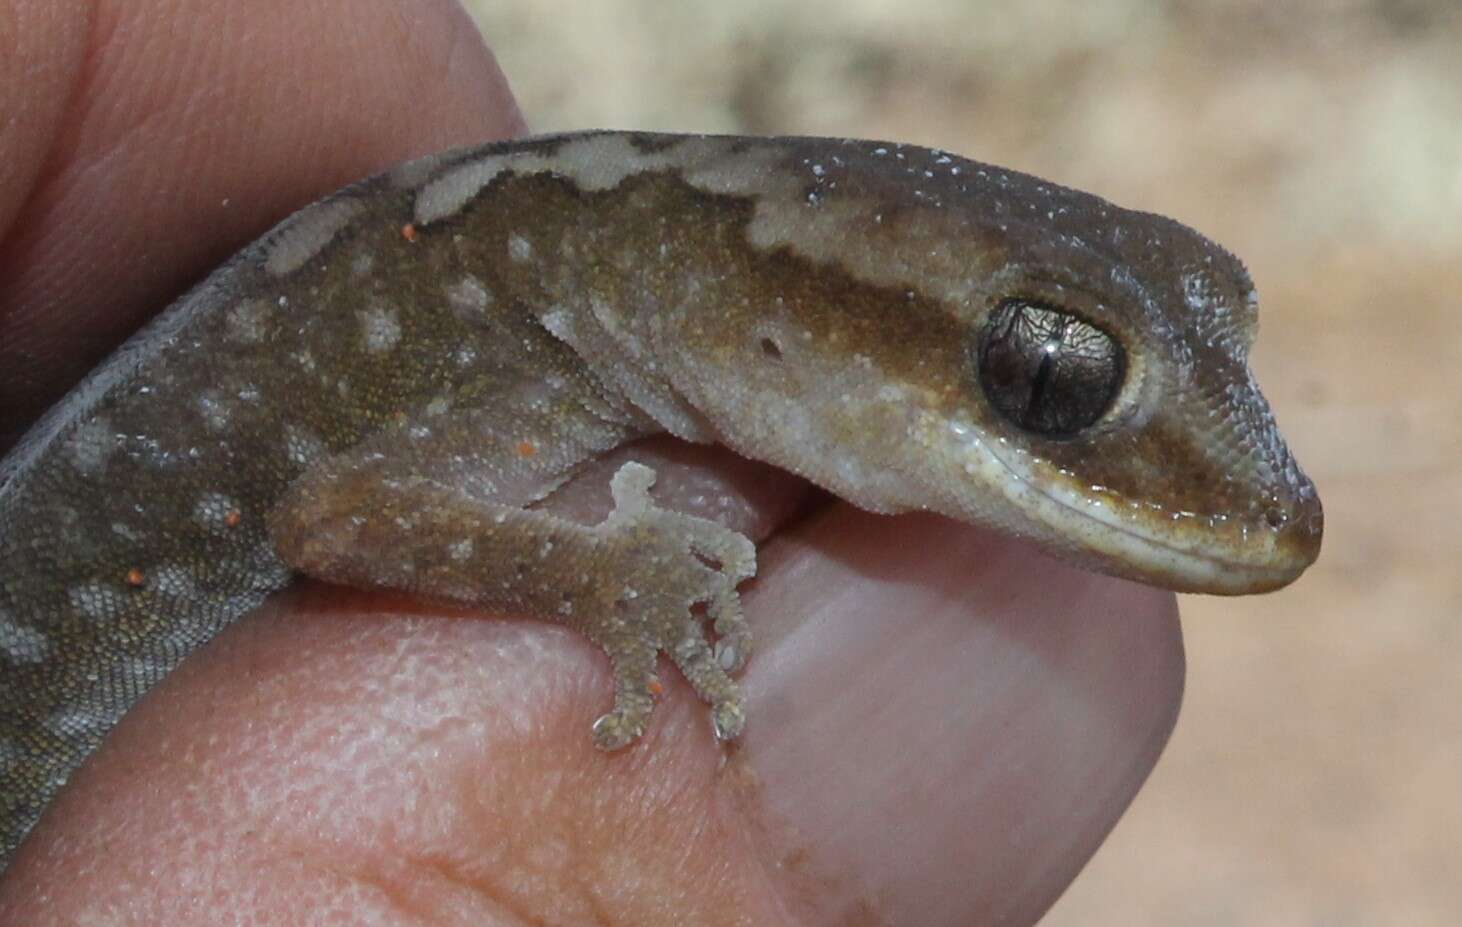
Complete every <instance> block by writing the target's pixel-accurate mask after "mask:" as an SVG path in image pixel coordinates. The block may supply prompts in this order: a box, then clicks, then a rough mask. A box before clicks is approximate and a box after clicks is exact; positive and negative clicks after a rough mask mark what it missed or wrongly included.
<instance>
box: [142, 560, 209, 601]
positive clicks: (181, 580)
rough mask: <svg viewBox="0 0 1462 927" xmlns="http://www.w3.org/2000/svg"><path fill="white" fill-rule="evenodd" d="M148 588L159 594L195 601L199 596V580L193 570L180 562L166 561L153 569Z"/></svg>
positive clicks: (148, 580)
mask: <svg viewBox="0 0 1462 927" xmlns="http://www.w3.org/2000/svg"><path fill="white" fill-rule="evenodd" d="M147 588H148V589H149V590H150V591H152V592H155V593H157V594H159V595H165V596H168V597H170V598H175V599H182V600H184V601H186V602H193V601H196V600H197V599H198V598H199V590H198V580H197V579H196V578H195V577H194V576H193V572H192V571H191V570H189V569H188V568H187V567H186V566H184V565H182V564H179V563H165V564H163V565H161V566H159V567H157V569H155V570H153V571H152V574H151V575H150V576H149V577H148V579H147Z"/></svg>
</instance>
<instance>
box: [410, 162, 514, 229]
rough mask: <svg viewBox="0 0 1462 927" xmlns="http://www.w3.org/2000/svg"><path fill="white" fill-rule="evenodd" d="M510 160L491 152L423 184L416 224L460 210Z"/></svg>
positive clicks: (426, 222)
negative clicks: (490, 154) (487, 155)
mask: <svg viewBox="0 0 1462 927" xmlns="http://www.w3.org/2000/svg"><path fill="white" fill-rule="evenodd" d="M510 160H511V159H510V158H509V157H508V156H506V155H492V156H489V157H486V158H480V159H478V160H475V161H469V162H468V163H466V164H463V165H461V166H459V167H456V168H453V169H452V170H449V171H447V172H446V173H444V174H442V176H440V177H438V178H437V179H436V180H433V181H432V182H431V183H429V184H427V185H426V186H424V187H422V188H421V192H419V193H418V194H417V195H416V224H417V225H418V226H422V225H429V224H431V223H433V222H436V221H437V220H438V219H445V218H447V217H449V216H455V215H456V214H457V213H459V212H461V211H462V207H464V206H466V205H467V204H468V203H469V202H471V201H472V198H473V197H475V196H477V194H478V193H480V192H482V189H483V188H484V187H486V186H487V185H488V184H490V183H492V180H493V178H494V177H496V176H497V175H498V174H500V173H502V172H503V169H504V168H506V167H507V165H508V162H509V161H510Z"/></svg>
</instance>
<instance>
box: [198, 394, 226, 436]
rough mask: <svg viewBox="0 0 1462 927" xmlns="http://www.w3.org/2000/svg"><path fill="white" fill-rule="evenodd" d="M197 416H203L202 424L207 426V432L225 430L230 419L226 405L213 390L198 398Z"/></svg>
mask: <svg viewBox="0 0 1462 927" xmlns="http://www.w3.org/2000/svg"><path fill="white" fill-rule="evenodd" d="M198 414H199V415H202V416H203V424H205V425H207V426H208V430H209V431H224V430H226V429H227V428H228V426H229V420H230V418H231V417H232V416H231V415H230V414H229V408H228V403H227V402H226V401H225V400H224V399H223V397H221V396H220V395H219V394H218V393H217V392H216V391H214V390H209V391H208V392H206V393H203V394H202V395H201V396H199V397H198Z"/></svg>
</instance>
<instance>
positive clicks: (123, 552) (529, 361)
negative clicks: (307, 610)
mask: <svg viewBox="0 0 1462 927" xmlns="http://www.w3.org/2000/svg"><path fill="white" fill-rule="evenodd" d="M431 163H437V162H435V161H434V162H431ZM411 204H412V194H411V191H410V190H409V189H406V185H405V184H403V183H402V182H401V175H400V174H399V172H398V174H396V175H383V176H381V177H378V178H374V179H372V180H370V181H366V182H364V183H362V184H358V185H356V186H354V187H352V188H348V189H347V190H345V191H342V192H341V193H340V194H337V195H336V196H334V197H331V198H330V199H327V200H325V201H323V202H321V203H319V204H316V205H314V206H312V207H310V208H308V209H306V210H304V211H302V212H300V213H297V214H296V215H295V216H293V217H291V218H290V219H289V220H287V221H286V222H284V223H282V224H281V225H280V226H279V227H277V228H276V229H275V230H273V231H272V232H271V233H269V234H268V235H266V236H265V237H264V238H262V239H260V240H259V241H258V242H256V243H255V244H253V245H251V246H250V247H249V248H248V249H246V250H245V251H243V252H242V253H240V254H239V255H238V256H237V257H236V258H235V259H234V260H232V261H231V262H230V263H229V264H228V265H226V266H225V267H223V268H221V269H220V270H218V271H217V272H215V273H214V274H213V275H212V276H211V277H210V278H209V279H208V280H207V281H206V282H205V283H203V284H202V285H201V286H200V287H199V288H198V289H196V290H195V291H194V292H193V293H191V294H189V295H188V296H187V297H185V298H184V299H182V300H180V301H179V302H178V303H177V304H176V305H174V306H173V307H172V308H171V309H169V310H168V311H167V312H165V313H164V314H163V315H161V316H159V317H158V318H157V319H156V320H155V321H154V322H153V323H152V324H151V325H149V326H147V327H146V328H144V329H143V330H142V331H140V332H139V333H138V334H137V335H136V336H134V337H133V338H132V339H131V340H130V341H129V342H128V343H127V344H125V345H124V346H123V347H122V348H121V349H119V350H118V351H117V352H116V353H115V354H114V355H113V356H112V357H111V358H109V359H108V360H107V361H106V362H105V363H104V364H103V365H102V366H101V367H99V368H98V369H97V370H96V371H94V372H93V373H92V374H91V375H90V376H89V377H88V378H87V380H86V381H85V382H83V383H82V384H81V385H80V386H78V387H77V388H76V389H75V390H74V391H73V392H72V393H71V394H70V395H69V396H67V397H66V399H64V400H63V401H62V402H61V403H60V405H58V406H57V407H56V408H54V409H53V410H52V411H51V412H50V413H48V415H47V416H46V417H45V418H44V419H43V420H42V421H40V422H39V423H38V424H37V425H36V426H35V427H34V428H33V429H32V430H31V431H30V433H29V434H28V435H27V436H26V437H25V438H24V439H23V440H22V442H21V443H20V444H19V445H18V446H17V447H16V448H15V449H14V451H13V452H12V453H11V454H10V455H9V456H8V457H6V458H5V459H4V460H3V461H0V563H3V564H4V567H5V568H4V570H3V572H0V871H3V869H4V868H5V865H6V863H7V862H8V860H9V858H10V856H11V855H12V854H13V853H14V851H15V849H16V847H17V846H18V845H19V843H20V841H21V839H22V838H23V837H24V836H25V835H26V833H27V832H28V831H29V830H30V829H31V827H32V826H33V825H34V824H35V822H36V820H37V819H38V818H39V816H40V814H41V811H42V810H43V809H44V808H45V806H46V805H47V804H49V802H50V800H51V799H52V797H53V796H54V795H55V794H56V793H57V792H58V791H59V790H60V788H61V787H62V785H64V783H65V781H66V779H67V778H68V777H69V776H70V774H71V773H72V772H73V771H74V770H75V768H76V767H77V766H78V765H80V763H81V762H82V760H84V759H85V758H86V757H87V756H88V755H90V754H91V753H92V752H93V751H94V750H95V749H96V747H97V746H98V745H99V743H100V742H101V740H102V738H103V736H104V735H105V734H106V733H107V731H108V730H110V729H111V727H112V726H113V725H114V724H115V723H116V722H117V720H118V719H119V718H120V717H121V716H122V714H123V713H125V712H126V711H127V709H129V708H130V707H131V706H132V705H133V704H134V703H135V702H136V701H137V700H138V699H139V698H140V697H141V696H142V695H143V694H144V693H145V692H146V691H147V690H148V689H149V688H150V687H152V686H153V685H154V684H155V683H156V682H157V681H158V680H160V679H161V678H162V677H163V676H164V675H166V674H167V673H168V672H169V671H170V670H171V669H172V668H173V667H175V666H176V665H177V664H178V663H179V662H180V661H181V660H182V659H183V658H184V657H185V656H186V655H187V654H188V653H190V652H191V651H193V650H194V649H196V648H197V647H199V646H200V645H202V644H203V643H205V642H207V641H208V640H209V639H211V638H212V637H214V636H215V635H217V634H218V632H219V631H220V630H222V629H223V628H224V627H225V626H227V625H228V624H229V623H230V622H232V621H234V620H235V619H236V618H238V617H239V616H241V615H243V614H244V613H246V612H248V611H249V610H250V609H252V608H254V607H255V606H256V605H258V604H259V602H260V601H262V600H263V598H264V597H265V596H266V595H268V594H269V593H270V592H273V591H275V590H278V589H280V588H282V587H283V586H285V585H286V584H287V583H288V582H289V581H290V578H291V571H290V570H289V569H288V567H287V566H286V565H285V564H284V563H283V562H282V561H281V560H280V559H279V557H278V556H277V555H276V553H275V552H274V550H273V547H272V545H271V544H270V542H269V537H268V531H267V527H266V524H265V518H266V515H267V514H268V512H269V511H270V509H271V507H272V506H273V505H274V503H275V502H276V501H277V500H278V499H279V497H280V496H281V494H282V493H283V492H284V491H285V490H286V488H287V487H288V486H289V485H290V484H291V483H292V482H293V481H294V480H295V478H296V477H297V476H298V475H299V474H300V473H302V472H303V471H304V470H306V469H307V468H308V467H309V466H310V465H311V464H312V463H313V462H315V461H318V460H320V459H323V458H325V457H327V456H328V455H330V454H332V453H335V452H339V451H341V450H343V449H345V448H349V447H351V446H354V445H355V444H357V443H358V442H360V441H361V440H362V438H363V437H365V436H368V435H371V434H375V433H379V432H380V431H381V430H383V429H387V428H392V427H400V426H401V425H402V423H404V422H407V421H413V420H418V419H420V418H421V417H423V416H428V415H430V414H432V411H433V410H434V409H435V408H437V407H438V406H440V407H442V408H445V407H446V406H447V405H449V404H450V403H451V402H452V401H453V398H454V397H457V396H460V395H462V394H464V393H466V394H472V395H478V396H492V395H495V394H498V395H501V394H503V393H505V392H509V391H511V390H512V389H514V388H515V386H518V385H521V384H524V383H527V384H531V383H534V382H538V381H539V380H540V378H542V377H544V376H552V375H555V372H557V375H558V376H560V377H561V378H564V379H566V380H569V381H579V380H582V378H583V376H584V374H582V372H581V371H580V370H579V369H578V368H579V364H578V363H577V362H576V360H575V359H574V357H573V355H572V353H571V352H570V351H568V349H567V348H565V347H564V346H563V345H562V344H561V343H560V342H558V341H556V340H555V339H553V338H552V337H550V336H549V335H547V333H546V332H544V331H543V329H542V328H541V327H540V326H539V325H537V324H536V323H535V322H534V321H533V320H532V319H531V318H530V317H528V316H527V315H526V314H524V313H522V312H517V311H514V310H515V308H516V307H515V306H514V305H513V304H512V303H511V301H504V303H502V304H498V305H490V300H489V297H488V289H487V286H486V285H485V284H483V283H482V282H481V281H480V280H479V278H477V277H473V276H472V275H471V274H469V273H467V272H466V271H465V270H464V269H463V268H461V267H460V266H458V262H460V261H461V260H462V254H461V253H460V252H458V251H450V250H435V251H430V250H423V249H418V248H414V247H413V243H412V242H411V241H410V240H409V237H408V236H409V232H408V233H407V235H405V236H404V235H403V221H405V220H404V219H403V217H409V216H410V212H411V208H412V205H411ZM413 281H417V283H413ZM432 281H450V282H451V283H450V285H439V284H435V283H432ZM425 284H431V286H430V288H429V289H428V288H427V287H426V286H425Z"/></svg>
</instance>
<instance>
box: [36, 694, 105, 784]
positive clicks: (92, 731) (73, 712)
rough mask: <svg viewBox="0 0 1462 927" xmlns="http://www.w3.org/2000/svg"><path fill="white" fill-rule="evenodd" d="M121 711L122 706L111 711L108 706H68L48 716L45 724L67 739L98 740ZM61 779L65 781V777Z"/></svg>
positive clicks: (47, 727)
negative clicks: (115, 715) (100, 707)
mask: <svg viewBox="0 0 1462 927" xmlns="http://www.w3.org/2000/svg"><path fill="white" fill-rule="evenodd" d="M119 713H120V708H119V709H116V710H112V711H109V710H108V709H106V708H102V709H92V708H84V707H68V708H63V709H62V710H60V711H58V712H56V713H55V714H53V715H51V716H50V717H48V718H47V719H46V720H45V726H46V729H47V730H49V731H50V732H51V733H53V734H56V735H58V736H61V737H64V738H66V739H67V740H71V741H76V740H83V741H85V740H96V739H97V738H100V737H101V735H102V734H104V733H106V731H107V729H108V728H110V727H111V726H112V724H113V723H115V721H116V718H115V717H113V715H114V714H119ZM60 781H62V782H64V781H65V779H64V777H63V778H62V779H61V780H60Z"/></svg>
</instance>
